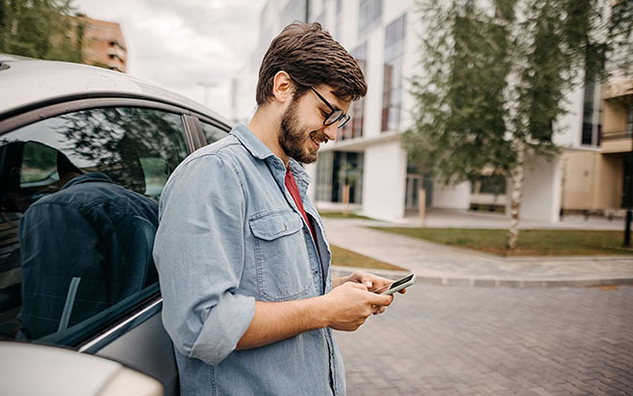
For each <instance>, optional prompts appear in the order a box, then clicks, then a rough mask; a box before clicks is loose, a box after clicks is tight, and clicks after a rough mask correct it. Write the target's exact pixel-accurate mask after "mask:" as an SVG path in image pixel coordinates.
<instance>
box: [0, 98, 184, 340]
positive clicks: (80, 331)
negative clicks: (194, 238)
mask: <svg viewBox="0 0 633 396" xmlns="http://www.w3.org/2000/svg"><path fill="white" fill-rule="evenodd" d="M186 155H187V149H186V144H185V137H184V129H183V125H182V122H181V117H180V115H178V114H174V113H168V112H164V111H160V110H153V109H145V108H132V107H120V108H115V107H112V108H101V109H91V110H84V111H77V112H74V113H69V114H65V115H60V116H57V117H53V118H49V119H46V120H42V121H39V122H37V123H34V124H30V125H28V126H25V127H23V128H20V129H18V130H15V131H12V132H9V133H7V134H4V135H2V136H0V187H1V188H0V338H3V339H14V340H24V341H32V340H33V341H38V340H39V341H42V340H44V341H45V342H47V343H53V344H66V345H69V344H68V342H69V341H68V340H73V342H74V341H77V340H81V339H82V338H85V336H87V335H90V332H92V331H95V329H98V328H99V327H102V326H103V324H104V323H106V322H109V321H112V320H113V318H116V317H118V316H119V315H120V314H121V311H122V310H123V309H126V307H129V306H131V305H134V303H135V302H136V303H138V301H139V299H141V298H147V294H148V290H154V291H157V287H158V286H157V281H158V275H157V273H156V269H155V267H154V263H153V260H152V247H153V240H154V234H155V232H156V227H157V226H158V219H157V217H158V205H157V202H158V198H159V197H160V194H161V192H162V189H163V186H164V185H165V183H166V181H167V178H168V177H169V175H170V173H171V172H172V171H173V170H174V168H175V167H176V166H177V165H178V164H179V163H180V161H182V160H183V159H184V158H185V156H186Z"/></svg>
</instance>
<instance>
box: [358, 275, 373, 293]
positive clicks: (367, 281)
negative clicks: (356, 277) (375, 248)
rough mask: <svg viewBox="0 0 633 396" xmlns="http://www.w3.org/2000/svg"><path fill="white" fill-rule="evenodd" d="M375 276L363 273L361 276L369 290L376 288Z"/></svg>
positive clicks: (362, 281)
mask: <svg viewBox="0 0 633 396" xmlns="http://www.w3.org/2000/svg"><path fill="white" fill-rule="evenodd" d="M372 278H373V276H372V275H371V274H366V273H363V274H362V275H361V276H360V281H361V283H362V284H363V285H365V286H367V289H370V290H371V288H372V287H373V286H374V281H373V279H372Z"/></svg>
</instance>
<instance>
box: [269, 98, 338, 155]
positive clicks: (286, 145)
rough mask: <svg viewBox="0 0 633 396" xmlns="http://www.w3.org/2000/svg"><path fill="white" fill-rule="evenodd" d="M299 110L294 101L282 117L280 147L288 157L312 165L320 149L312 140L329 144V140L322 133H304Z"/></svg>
mask: <svg viewBox="0 0 633 396" xmlns="http://www.w3.org/2000/svg"><path fill="white" fill-rule="evenodd" d="M297 108H298V105H297V102H296V101H294V100H293V102H292V103H291V104H290V106H288V108H287V109H286V111H285V112H284V114H283V116H282V117H281V128H280V131H279V138H278V140H279V145H280V146H281V149H282V150H283V151H284V153H285V154H286V155H287V156H288V157H290V158H294V159H295V160H296V161H298V162H301V163H304V164H311V163H313V162H315V161H316V160H317V151H318V149H315V148H314V147H313V146H312V142H311V141H310V140H313V139H314V140H316V141H318V142H320V141H323V142H327V141H328V138H327V136H325V134H324V133H322V132H317V131H312V132H310V133H306V132H304V131H302V128H301V125H300V124H299V117H298V115H297Z"/></svg>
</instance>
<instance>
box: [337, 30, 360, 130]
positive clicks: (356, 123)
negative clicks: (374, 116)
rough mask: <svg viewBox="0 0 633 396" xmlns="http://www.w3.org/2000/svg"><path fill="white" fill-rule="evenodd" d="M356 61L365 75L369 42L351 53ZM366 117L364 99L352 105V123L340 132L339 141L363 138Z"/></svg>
mask: <svg viewBox="0 0 633 396" xmlns="http://www.w3.org/2000/svg"><path fill="white" fill-rule="evenodd" d="M351 54H352V56H353V57H354V59H356V62H357V63H358V66H360V68H361V70H362V71H363V73H365V69H366V65H367V41H365V42H364V43H363V44H361V45H359V46H358V47H356V49H354V50H353V51H352V52H351ZM364 115H365V101H364V98H360V99H358V100H357V101H355V102H354V103H353V104H352V107H351V110H350V116H351V117H352V118H351V120H350V122H348V123H347V125H345V127H343V128H342V129H341V130H339V139H340V140H345V139H351V138H356V137H361V136H363V118H364Z"/></svg>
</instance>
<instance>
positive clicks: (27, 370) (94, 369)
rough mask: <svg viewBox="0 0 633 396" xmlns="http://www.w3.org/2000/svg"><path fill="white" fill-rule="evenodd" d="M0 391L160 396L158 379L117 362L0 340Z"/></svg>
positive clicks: (73, 395)
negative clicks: (0, 379)
mask: <svg viewBox="0 0 633 396" xmlns="http://www.w3.org/2000/svg"><path fill="white" fill-rule="evenodd" d="M0 356H1V358H0V376H1V377H2V381H1V382H0V394H3V395H15V396H30V395H33V396H36V395H37V396H132V395H136V396H162V395H163V386H162V385H161V383H160V382H158V381H157V380H155V379H154V378H152V377H149V376H147V375H145V374H142V373H139V372H137V371H135V370H132V369H130V368H127V367H125V366H123V365H122V364H120V363H117V362H115V361H112V360H107V359H104V358H101V357H97V356H94V355H88V354H83V353H78V352H75V351H72V350H68V349H61V348H57V347H52V346H44V345H35V344H24V343H17V342H0Z"/></svg>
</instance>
